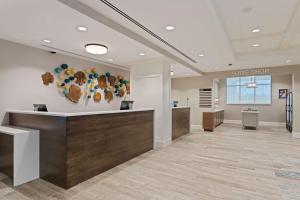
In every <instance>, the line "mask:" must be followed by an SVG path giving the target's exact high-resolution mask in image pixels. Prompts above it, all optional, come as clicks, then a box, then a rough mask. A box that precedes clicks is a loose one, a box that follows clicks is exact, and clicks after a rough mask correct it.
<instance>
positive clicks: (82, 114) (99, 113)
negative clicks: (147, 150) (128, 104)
mask: <svg viewBox="0 0 300 200" xmlns="http://www.w3.org/2000/svg"><path fill="white" fill-rule="evenodd" d="M142 111H154V109H152V108H143V109H134V110H108V111H93V112H74V113H66V112H39V111H26V110H8V111H7V112H8V113H16V114H28V115H46V116H56V117H75V116H84V115H104V114H114V113H132V112H142Z"/></svg>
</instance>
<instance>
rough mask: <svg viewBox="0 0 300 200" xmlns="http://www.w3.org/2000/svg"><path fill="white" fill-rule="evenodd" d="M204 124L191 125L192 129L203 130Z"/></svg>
mask: <svg viewBox="0 0 300 200" xmlns="http://www.w3.org/2000/svg"><path fill="white" fill-rule="evenodd" d="M201 129H202V126H201V125H191V130H201Z"/></svg>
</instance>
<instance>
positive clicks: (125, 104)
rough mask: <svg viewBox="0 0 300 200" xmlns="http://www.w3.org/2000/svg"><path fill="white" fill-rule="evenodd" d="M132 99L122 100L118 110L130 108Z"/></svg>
mask: <svg viewBox="0 0 300 200" xmlns="http://www.w3.org/2000/svg"><path fill="white" fill-rule="evenodd" d="M132 105H133V101H122V102H121V107H120V110H131V109H132Z"/></svg>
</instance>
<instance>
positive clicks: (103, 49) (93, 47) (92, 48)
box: [84, 44, 108, 55]
mask: <svg viewBox="0 0 300 200" xmlns="http://www.w3.org/2000/svg"><path fill="white" fill-rule="evenodd" d="M84 47H85V50H86V52H88V53H90V54H94V55H103V54H106V53H107V52H108V48H107V46H105V45H102V44H86V45H85V46H84Z"/></svg>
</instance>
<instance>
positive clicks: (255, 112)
mask: <svg viewBox="0 0 300 200" xmlns="http://www.w3.org/2000/svg"><path fill="white" fill-rule="evenodd" d="M241 112H242V113H253V114H259V113H260V111H248V110H242V111H241Z"/></svg>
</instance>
